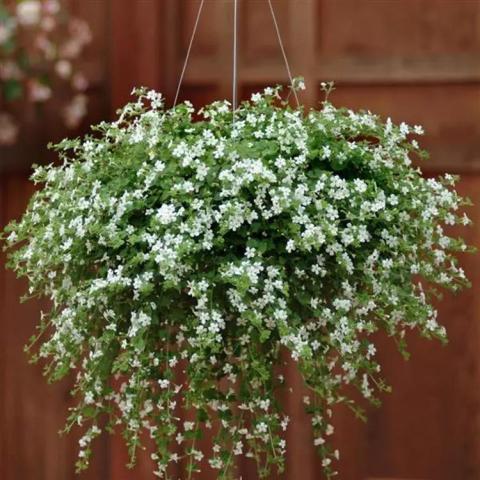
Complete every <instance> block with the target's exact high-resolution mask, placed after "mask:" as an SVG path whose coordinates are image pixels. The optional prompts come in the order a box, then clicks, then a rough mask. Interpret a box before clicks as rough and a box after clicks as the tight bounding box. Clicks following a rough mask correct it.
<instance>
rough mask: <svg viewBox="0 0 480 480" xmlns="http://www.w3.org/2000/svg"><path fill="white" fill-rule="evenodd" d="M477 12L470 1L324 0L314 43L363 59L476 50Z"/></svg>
mask: <svg viewBox="0 0 480 480" xmlns="http://www.w3.org/2000/svg"><path fill="white" fill-rule="evenodd" d="M478 14H479V5H478V2H476V1H472V0H455V1H445V0H408V1H406V2H405V1H403V0H388V1H385V0H323V1H322V2H321V7H320V18H321V20H320V23H319V28H318V37H317V39H318V40H317V42H318V43H317V46H318V49H319V51H320V52H321V54H322V55H328V56H334V57H337V56H354V57H362V58H364V59H365V58H369V57H371V58H377V59H379V58H385V57H391V56H395V57H398V56H402V57H411V56H412V55H415V56H417V57H418V56H422V57H428V56H432V55H458V54H460V55H467V54H473V55H476V54H477V52H478V50H479V48H480V35H479V30H478V20H479V17H478ZM452 26H461V28H452Z"/></svg>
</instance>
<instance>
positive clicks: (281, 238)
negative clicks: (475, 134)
mask: <svg viewBox="0 0 480 480" xmlns="http://www.w3.org/2000/svg"><path fill="white" fill-rule="evenodd" d="M301 86H302V82H297V83H296V87H295V88H299V87H301ZM327 89H329V87H327ZM136 94H137V99H136V101H134V102H133V103H131V104H129V105H127V106H125V107H124V108H123V110H121V112H120V113H119V117H118V119H117V120H116V121H114V122H113V123H102V124H100V125H98V126H97V127H95V128H94V130H95V132H94V133H93V134H92V135H91V136H86V137H85V138H83V139H74V140H65V141H63V142H61V143H60V144H59V145H57V146H55V147H54V148H55V150H57V151H58V152H59V155H60V158H61V159H62V160H63V163H62V164H61V165H59V166H53V165H50V166H39V167H37V168H36V170H35V173H34V175H33V180H34V182H35V183H40V184H43V188H42V189H40V190H39V191H37V193H35V195H34V196H33V198H32V200H31V202H30V205H29V207H28V209H27V211H26V213H25V214H24V216H23V217H22V218H21V219H20V221H18V222H13V223H12V224H10V225H9V226H8V227H7V233H6V234H5V238H6V242H7V248H8V249H9V250H10V260H9V265H10V267H11V268H13V269H14V270H16V272H17V273H18V275H19V276H24V277H27V278H28V280H29V285H30V289H29V295H31V296H42V297H47V298H49V299H51V308H50V309H49V311H48V312H44V313H42V317H41V318H42V320H41V325H40V331H39V335H38V337H35V338H33V339H32V345H33V344H35V342H36V341H37V340H39V339H41V340H39V341H38V343H39V344H40V345H39V346H38V349H34V352H35V353H34V358H35V359H42V361H43V362H45V365H46V374H47V375H48V378H49V379H50V380H52V381H55V380H58V379H60V378H62V377H64V376H65V375H67V374H68V373H69V372H71V371H72V370H73V371H75V372H76V384H75V389H74V394H75V395H76V397H77V399H78V404H77V405H76V407H75V408H74V409H73V410H72V413H71V417H70V419H69V421H68V424H67V427H66V428H67V430H69V429H70V428H71V427H72V426H73V425H76V424H78V425H81V426H84V428H85V433H84V436H83V437H82V438H81V440H80V454H79V461H78V468H79V469H83V468H86V467H87V466H88V461H89V456H90V453H91V442H92V440H93V439H94V438H95V437H97V436H98V435H99V434H100V433H101V431H102V430H103V429H106V430H108V431H112V430H118V429H121V430H123V436H124V438H125V441H126V442H127V444H128V447H129V449H130V454H131V460H132V463H133V462H134V461H135V455H136V451H137V450H138V448H139V447H141V445H142V439H144V438H145V437H147V438H148V437H151V439H152V440H151V441H150V440H149V443H151V444H152V445H154V451H153V452H151V456H152V459H153V460H154V461H155V465H156V470H155V474H156V475H157V476H158V477H160V478H171V477H170V475H169V466H170V465H171V463H172V462H173V463H175V462H178V461H180V460H182V464H183V465H185V466H186V467H185V468H186V472H185V475H184V477H183V478H194V477H195V473H196V472H197V471H199V469H200V468H201V467H202V465H203V466H205V468H212V469H214V470H216V471H217V473H215V474H212V475H215V476H216V478H220V479H227V478H228V479H230V478H236V477H235V463H236V457H238V456H242V455H244V456H246V457H250V458H252V459H254V460H255V461H256V462H257V465H258V471H259V475H260V477H261V478H266V477H267V476H268V475H269V474H270V473H271V472H272V471H280V472H281V471H282V470H283V468H284V457H285V452H286V448H288V446H287V445H286V441H285V439H284V438H283V432H284V431H285V430H286V429H287V428H288V421H289V419H288V417H287V416H286V414H285V412H284V408H283V407H284V406H283V405H282V402H281V401H280V400H279V398H280V397H279V395H278V391H280V390H281V389H282V388H284V387H285V384H286V383H287V382H286V381H285V378H284V375H283V374H282V365H283V364H284V363H285V359H286V358H288V357H291V361H292V362H294V363H295V364H296V367H297V368H298V370H299V372H300V373H301V375H302V377H303V380H304V382H305V387H306V388H307V389H308V392H309V393H308V395H307V397H306V398H305V399H304V400H305V403H306V408H307V411H308V413H309V414H310V415H311V423H312V429H313V439H314V440H313V441H314V444H315V447H316V449H317V450H318V453H319V454H320V455H321V457H322V464H323V467H324V471H325V474H326V476H327V477H330V476H332V475H334V474H335V462H334V460H335V459H336V458H337V457H338V452H337V451H334V450H333V447H332V446H331V444H330V442H329V441H328V439H329V435H331V433H332V432H333V427H332V425H331V422H332V420H331V416H332V408H333V407H334V405H336V404H338V403H344V402H346V403H348V404H349V405H351V406H352V407H353V408H354V405H355V404H354V402H353V400H351V399H350V398H349V397H348V396H347V395H346V393H345V392H346V391H348V392H350V391H351V390H352V388H351V387H352V386H354V387H356V389H358V391H359V392H360V393H361V395H362V396H363V397H365V398H366V399H369V400H371V401H373V402H375V401H376V400H375V399H376V398H378V394H379V392H380V390H382V389H383V388H385V384H384V381H383V380H382V378H381V377H380V373H379V371H380V366H379V364H378V363H377V361H376V360H375V351H376V350H375V345H374V343H373V340H372V334H373V333H374V332H377V331H379V330H380V331H385V332H386V333H387V334H388V335H390V336H392V337H394V338H395V339H396V340H397V342H398V344H399V345H400V347H402V348H403V344H404V336H405V333H406V332H407V331H409V330H411V329H417V330H418V331H419V332H420V334H422V335H423V336H425V337H429V338H430V337H435V338H438V339H440V340H445V338H446V335H445V329H444V327H443V326H440V325H439V324H438V323H437V312H436V310H435V308H434V307H433V306H432V305H431V296H432V294H435V289H434V288H435V286H436V285H437V286H441V287H445V288H448V289H452V290H458V289H459V288H461V287H463V286H466V285H467V284H468V281H467V279H466V278H465V275H464V272H463V270H462V269H461V268H460V267H459V266H458V264H457V260H456V258H455V253H456V252H462V251H467V250H470V248H469V247H467V246H466V245H465V243H464V242H463V241H462V239H458V238H453V237H451V236H449V235H447V234H446V233H445V231H444V226H445V225H455V224H462V225H467V224H468V223H469V219H468V218H467V216H465V214H464V213H463V209H462V207H463V206H464V205H466V204H467V203H468V201H467V200H466V199H463V198H461V197H460V196H459V195H458V194H457V193H456V191H455V189H454V183H455V178H454V177H452V176H450V175H445V176H443V177H440V178H436V179H433V178H428V179H427V178H424V177H423V176H422V175H421V172H420V170H419V169H418V168H415V167H414V166H412V159H413V158H414V157H423V156H424V153H422V151H421V150H420V149H419V147H418V144H417V142H416V140H415V139H414V136H415V135H420V134H422V128H421V127H419V126H415V127H410V126H407V125H406V124H404V123H402V124H401V125H399V126H397V125H394V124H393V123H392V122H391V120H390V119H388V120H387V121H386V122H384V121H382V120H381V119H380V118H379V117H378V116H376V115H373V114H371V113H370V112H363V111H362V112H353V111H350V110H347V109H343V108H340V109H339V108H335V107H334V106H333V105H332V104H331V103H330V102H329V101H328V98H327V99H326V100H325V101H324V102H323V104H322V107H321V108H320V109H319V110H310V111H304V109H303V108H291V107H290V106H288V105H287V103H286V102H284V101H282V100H281V98H280V97H281V95H280V94H281V89H280V88H267V89H265V91H264V92H263V93H258V94H254V95H253V96H252V98H251V101H248V102H244V103H242V104H241V105H240V107H239V108H238V109H237V110H236V112H235V115H232V111H231V108H230V105H229V103H228V102H226V101H223V102H215V103H212V104H211V105H209V106H207V107H205V108H203V109H202V110H200V111H199V112H194V109H193V107H192V106H191V104H189V103H184V104H181V105H179V106H176V107H174V108H172V109H166V108H165V107H164V101H163V98H162V96H161V95H160V94H158V93H155V92H153V91H147V90H138V91H136ZM422 281H423V286H422ZM346 385H349V388H348V389H347V390H346V389H345V386H346ZM286 386H287V387H288V384H287V385H286ZM354 390H355V389H354ZM181 409H183V410H184V411H186V412H188V415H187V416H180V414H179V412H180V410H181ZM180 418H182V420H180ZM185 418H189V419H190V420H189V421H184V420H185ZM205 432H210V433H209V435H211V436H212V438H213V440H212V442H211V445H209V446H208V448H206V447H204V448H202V447H201V446H200V445H205V444H207V443H208V442H199V438H200V437H201V436H202V435H204V434H205ZM178 445H180V447H179V446H178ZM179 451H181V452H182V453H179ZM207 462H208V464H209V466H208V464H207ZM212 478H213V477H212Z"/></svg>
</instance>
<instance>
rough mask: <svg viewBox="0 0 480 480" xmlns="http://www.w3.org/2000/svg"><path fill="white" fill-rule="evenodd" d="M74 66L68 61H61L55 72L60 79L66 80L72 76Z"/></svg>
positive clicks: (57, 64)
mask: <svg viewBox="0 0 480 480" xmlns="http://www.w3.org/2000/svg"><path fill="white" fill-rule="evenodd" d="M72 70H73V68H72V64H71V63H70V62H69V61H68V60H59V61H58V62H57V63H56V64H55V72H56V73H57V75H58V76H59V77H60V78H63V79H64V80H65V79H67V78H69V77H70V76H71V75H72Z"/></svg>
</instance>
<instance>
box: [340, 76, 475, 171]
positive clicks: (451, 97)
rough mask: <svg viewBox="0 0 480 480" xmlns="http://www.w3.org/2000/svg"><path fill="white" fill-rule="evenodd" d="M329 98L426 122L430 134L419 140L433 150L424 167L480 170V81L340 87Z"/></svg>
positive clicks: (413, 120) (394, 117) (414, 122)
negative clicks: (472, 82) (471, 82)
mask: <svg viewBox="0 0 480 480" xmlns="http://www.w3.org/2000/svg"><path fill="white" fill-rule="evenodd" d="M331 100H332V101H333V103H334V104H335V105H337V106H347V107H350V108H353V109H367V110H371V111H373V112H376V113H378V114H379V115H382V116H383V117H384V118H386V117H392V119H393V120H394V121H397V122H401V121H406V122H408V123H410V124H412V125H416V124H420V125H423V126H424V128H425V131H426V135H425V137H423V138H422V137H421V138H419V141H420V143H421V145H422V146H423V147H424V148H425V149H427V150H429V152H430V154H431V158H430V160H428V161H426V162H424V163H423V164H422V168H424V169H428V170H436V171H445V170H450V171H456V172H468V171H478V170H479V169H480V122H479V119H480V84H478V85H476V84H464V85H458V84H440V85H425V84H423V85H414V86H405V85H395V86H393V85H390V86H388V85H380V86H379V85H377V86H367V85H362V86H345V85H343V86H342V85H340V86H338V88H337V90H336V91H335V92H334V93H333V95H332V96H331Z"/></svg>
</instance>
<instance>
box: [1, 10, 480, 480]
mask: <svg viewBox="0 0 480 480" xmlns="http://www.w3.org/2000/svg"><path fill="white" fill-rule="evenodd" d="M70 2H71V4H72V6H73V8H74V9H75V11H76V12H77V13H78V14H79V15H81V16H83V17H85V18H86V19H87V20H88V21H89V22H90V23H91V25H92V28H93V30H94V34H95V42H94V45H92V47H91V48H90V50H89V53H88V57H87V58H86V60H85V67H86V69H87V71H88V72H89V75H90V78H92V79H93V81H92V86H91V89H90V96H91V106H92V108H91V111H90V118H89V121H90V122H92V121H97V120H99V119H101V118H106V117H109V116H110V115H111V113H112V112H113V111H114V110H115V109H116V108H117V107H118V106H120V105H121V104H122V103H124V102H125V101H126V100H127V99H128V96H129V93H130V90H131V88H132V87H133V86H134V85H140V84H142V85H147V86H151V87H155V88H157V89H160V90H162V91H163V92H165V93H166V95H167V97H168V98H169V99H170V101H171V99H172V97H173V94H174V91H175V87H176V81H177V79H178V76H179V71H180V68H181V62H182V60H183V58H184V55H185V52H186V48H187V46H188V41H189V36H190V32H191V29H192V26H193V22H194V20H195V13H196V8H197V7H198V1H197V0H195V1H194V0H134V1H132V0H70ZM240 4H241V10H240V21H241V24H240V25H241V28H240V64H239V75H240V81H239V85H240V91H241V93H242V96H247V95H249V93H250V92H251V91H253V90H255V89H256V88H259V87H262V86H264V85H266V84H272V83H285V82H286V74H285V71H284V68H283V63H282V58H281V54H280V51H279V49H278V45H277V43H276V37H275V34H274V29H273V25H272V22H271V19H270V17H269V11H268V8H267V2H266V0H240ZM274 5H275V7H276V9H277V14H278V19H279V23H280V28H281V29H282V32H283V35H284V39H285V42H286V46H287V51H288V54H289V57H290V60H291V64H292V70H293V72H294V74H295V75H303V76H304V77H305V79H306V82H307V87H308V90H307V92H306V93H305V94H304V95H303V96H302V99H301V100H302V102H303V103H305V104H307V105H310V106H314V105H316V104H317V102H318V101H319V100H321V99H322V95H321V91H320V88H319V82H320V81H328V80H335V81H336V83H337V90H336V92H335V93H334V95H333V97H332V99H333V102H334V103H335V104H337V105H343V106H348V107H354V108H368V109H370V110H372V111H376V112H378V113H380V114H382V115H384V116H391V117H392V118H393V119H394V120H397V121H402V120H405V121H407V122H410V123H412V124H422V125H424V126H425V128H426V130H427V136H426V137H425V140H424V142H423V145H424V146H425V147H426V148H427V149H429V150H430V152H431V153H432V159H431V160H429V161H428V162H427V163H425V164H424V165H423V169H424V171H425V172H426V174H429V175H430V174H434V173H438V172H441V171H447V170H448V171H450V172H454V173H461V174H462V175H463V179H462V182H461V184H460V190H461V192H462V193H463V194H465V195H469V196H470V197H471V198H472V200H473V201H474V203H475V205H476V207H474V208H473V209H471V211H470V215H471V216H472V217H473V220H474V221H475V226H474V227H473V228H471V229H469V230H468V231H467V232H466V234H467V236H468V239H469V241H470V243H472V244H475V245H480V153H479V152H480V1H478V0H276V1H274ZM231 8H232V4H231V1H230V0H207V1H206V7H205V11H204V15H203V17H202V20H201V23H200V27H199V31H198V37H197V40H196V43H195V47H194V49H193V51H192V57H191V62H190V65H189V69H188V70H187V74H186V78H185V84H184V88H183V90H182V98H189V99H191V100H192V101H193V102H194V103H195V104H197V105H201V104H203V103H205V102H207V101H210V100H212V99H215V98H219V97H229V96H230V92H231V32H232V16H231V12H232V10H231ZM47 115H48V112H47ZM52 118H53V117H48V116H47V121H43V122H42V124H41V126H38V125H37V126H36V125H34V124H32V127H31V132H29V135H27V138H26V139H25V141H24V142H22V145H21V147H18V148H16V149H15V150H13V149H12V150H10V151H7V150H0V159H1V160H0V168H2V165H3V173H0V225H3V224H4V223H5V222H7V221H8V220H9V219H11V218H15V217H17V216H18V215H20V214H21V212H22V210H23V209H24V206H25V204H26V201H27V199H28V197H29V195H30V194H31V187H30V186H29V184H28V181H27V173H26V172H27V169H26V165H27V164H28V163H29V162H32V161H37V162H38V161H39V160H41V159H43V158H46V157H47V156H46V154H45V153H44V150H43V147H41V146H42V145H43V144H44V143H46V142H47V141H48V140H50V139H52V138H58V137H59V136H61V135H62V134H63V133H64V132H61V130H60V129H59V128H58V126H57V124H56V122H54V121H53V120H52ZM87 123H88V122H87ZM5 166H8V168H5ZM1 262H2V263H3V258H2V260H1ZM464 267H465V269H466V271H467V273H468V274H469V276H470V277H471V279H472V281H473V285H474V287H473V289H471V290H470V291H468V292H465V293H462V294H461V295H459V296H457V297H453V296H446V298H445V299H444V301H443V302H442V304H441V305H442V306H441V309H440V320H441V321H442V322H443V323H444V324H445V325H446V326H447V328H448V331H449V334H450V343H449V345H448V346H447V347H441V346H440V345H439V344H436V343H430V342H427V341H426V340H422V339H418V338H416V336H412V337H411V338H410V342H409V343H410V350H411V351H412V358H411V360H410V361H409V362H407V363H404V362H403V360H402V359H401V357H400V355H399V354H398V353H397V352H396V349H395V347H394V345H393V344H392V342H390V341H389V340H388V339H385V338H378V344H379V348H378V350H379V352H380V353H379V355H380V357H381V360H382V363H383V365H384V373H385V376H386V377H387V379H389V381H390V383H391V384H392V386H393V393H392V394H390V395H386V396H385V398H384V404H383V406H382V408H381V409H379V410H376V409H373V410H372V409H371V410H369V421H368V423H367V424H366V425H365V424H362V423H361V422H360V421H358V420H355V419H354V418H352V416H351V414H350V413H349V412H347V411H343V410H341V411H338V412H336V413H337V416H336V437H335V442H336V443H337V444H338V446H339V448H340V449H341V452H342V458H341V462H340V467H339V468H340V476H339V478H340V479H342V480H364V479H370V478H372V479H373V478H375V479H379V478H388V479H400V478H401V479H412V480H413V479H424V480H478V479H480V388H479V386H480V353H479V351H480V297H479V295H478V286H479V285H480V278H479V277H480V258H479V256H476V257H475V258H469V259H468V260H465V261H464ZM23 292H24V285H23V284H22V283H21V282H18V281H16V280H15V279H14V278H13V276H12V274H11V273H10V272H3V271H1V272H0V327H1V332H2V333H1V335H0V479H2V480H3V479H4V480H69V479H73V478H75V476H74V473H73V463H74V458H75V452H76V438H75V437H74V436H71V437H61V438H60V437H58V436H57V431H58V430H59V429H60V428H61V427H62V425H63V421H64V418H65V416H66V413H67V409H68V405H69V403H70V401H71V400H70V398H69V394H68V390H69V383H68V381H67V382H64V383H62V384H60V385H55V386H48V385H46V384H45V382H44V380H43V378H42V377H41V368H40V367H38V366H35V367H32V366H29V365H27V361H26V357H25V355H24V354H23V351H22V346H23V344H24V343H25V342H26V340H27V338H28V337H29V336H30V335H31V334H32V332H33V329H34V325H35V323H36V322H37V319H38V308H39V306H38V305H36V304H32V303H29V304H22V305H20V304H19V303H18V297H19V296H20V295H21V294H22V293H23ZM291 381H292V382H293V383H297V384H298V378H296V377H295V375H294V372H292V373H291ZM300 398H301V395H300V394H297V395H292V396H291V398H289V400H288V403H289V408H290V411H291V412H292V416H293V417H294V418H295V421H294V422H293V423H292V424H291V427H290V431H289V433H288V439H287V440H288V441H289V445H290V450H289V454H288V455H289V456H288V469H287V474H286V476H285V478H286V479H287V480H317V479H320V478H321V475H320V473H319V471H320V470H319V465H318V461H317V460H316V458H315V456H314V453H313V449H312V448H311V446H310V445H311V438H310V436H311V434H310V430H309V427H308V422H307V420H306V419H305V417H304V415H303V414H302V405H301V400H300ZM94 458H95V460H94V463H93V465H92V468H91V470H90V471H89V472H88V473H87V474H84V475H82V477H81V478H85V479H92V480H93V479H98V480H130V479H141V480H144V479H151V478H153V476H152V475H151V473H150V466H149V464H148V462H147V461H145V460H143V461H141V462H140V464H139V466H138V468H137V469H136V470H134V471H133V472H130V473H129V472H127V470H126V469H125V467H124V466H123V464H124V463H125V452H124V450H123V447H122V445H121V441H120V440H118V439H116V438H115V439H110V438H103V439H101V440H100V441H99V442H98V443H97V450H96V455H95V457H94ZM240 471H241V474H242V475H243V478H244V480H245V479H247V480H250V479H252V480H253V479H254V478H255V477H254V476H253V474H252V470H251V466H249V465H248V463H245V464H242V466H241V469H240ZM202 478H205V479H208V478H211V476H209V475H206V476H204V477H202Z"/></svg>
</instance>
